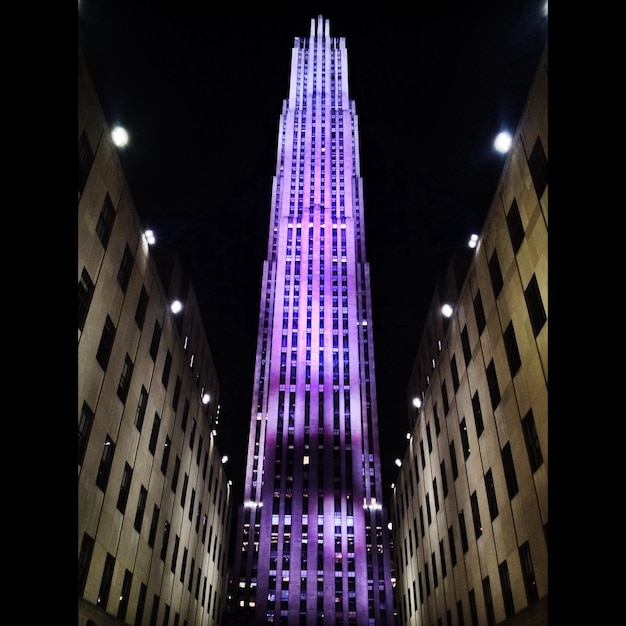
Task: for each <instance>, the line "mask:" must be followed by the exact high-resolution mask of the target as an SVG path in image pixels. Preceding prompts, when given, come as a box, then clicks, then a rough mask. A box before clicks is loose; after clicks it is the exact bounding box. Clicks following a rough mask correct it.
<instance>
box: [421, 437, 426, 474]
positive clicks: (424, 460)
mask: <svg viewBox="0 0 626 626" xmlns="http://www.w3.org/2000/svg"><path fill="white" fill-rule="evenodd" d="M420 457H421V459H422V469H424V468H425V467H426V456H425V455H424V441H423V440H422V439H420Z"/></svg>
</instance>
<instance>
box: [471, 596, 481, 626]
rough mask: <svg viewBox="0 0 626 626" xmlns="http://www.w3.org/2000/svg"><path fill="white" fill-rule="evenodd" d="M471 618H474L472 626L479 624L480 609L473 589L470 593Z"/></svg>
mask: <svg viewBox="0 0 626 626" xmlns="http://www.w3.org/2000/svg"><path fill="white" fill-rule="evenodd" d="M469 605H470V617H471V618H472V626H479V624H478V607H477V606H476V592H475V591H474V590H473V589H471V590H470V592H469Z"/></svg>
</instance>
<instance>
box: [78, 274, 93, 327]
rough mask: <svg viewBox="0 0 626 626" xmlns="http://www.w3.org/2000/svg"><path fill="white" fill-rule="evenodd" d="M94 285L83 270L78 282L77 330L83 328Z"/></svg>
mask: <svg viewBox="0 0 626 626" xmlns="http://www.w3.org/2000/svg"><path fill="white" fill-rule="evenodd" d="M93 292H94V284H93V281H92V280H91V276H89V273H88V272H87V270H86V269H85V268H83V272H82V274H81V275H80V280H79V281H78V330H82V329H83V328H84V327H85V320H86V319H87V313H88V312H89V307H90V305H91V299H92V298H93Z"/></svg>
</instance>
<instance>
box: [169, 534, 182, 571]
mask: <svg viewBox="0 0 626 626" xmlns="http://www.w3.org/2000/svg"><path fill="white" fill-rule="evenodd" d="M179 548H180V537H179V536H178V535H176V537H174V550H172V563H171V564H170V571H171V572H172V574H174V573H176V561H177V560H178V550H179Z"/></svg>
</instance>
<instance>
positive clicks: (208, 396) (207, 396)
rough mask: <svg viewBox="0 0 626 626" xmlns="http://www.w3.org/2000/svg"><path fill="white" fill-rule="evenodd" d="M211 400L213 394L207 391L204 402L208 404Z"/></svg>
mask: <svg viewBox="0 0 626 626" xmlns="http://www.w3.org/2000/svg"><path fill="white" fill-rule="evenodd" d="M210 401H211V396H210V395H209V394H208V393H205V394H204V395H203V396H202V404H208V403H209V402H210Z"/></svg>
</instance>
